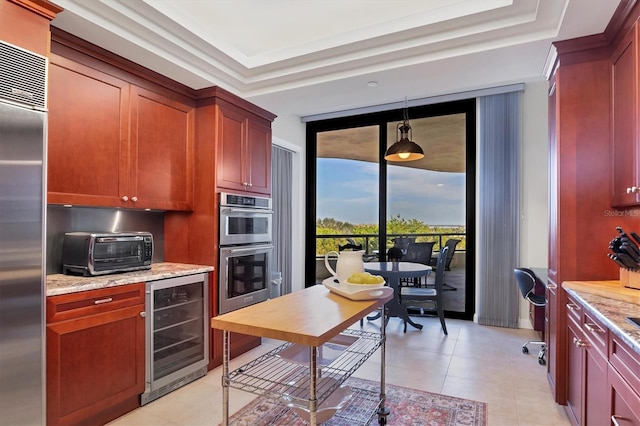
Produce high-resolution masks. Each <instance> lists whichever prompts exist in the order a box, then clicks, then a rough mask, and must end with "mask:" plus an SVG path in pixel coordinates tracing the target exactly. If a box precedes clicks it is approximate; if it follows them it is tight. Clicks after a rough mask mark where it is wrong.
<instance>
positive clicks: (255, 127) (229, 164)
mask: <svg viewBox="0 0 640 426" xmlns="http://www.w3.org/2000/svg"><path fill="white" fill-rule="evenodd" d="M216 128H217V139H218V141H217V150H218V155H217V160H216V170H217V172H216V182H217V187H218V188H219V189H227V190H231V191H241V192H245V191H246V192H253V193H257V194H265V195H271V122H270V121H269V120H265V119H263V118H260V117H258V116H256V115H254V114H251V113H249V112H246V111H245V110H243V109H241V108H238V107H236V106H234V105H232V104H229V103H227V102H224V101H219V103H218V104H217V119H216Z"/></svg>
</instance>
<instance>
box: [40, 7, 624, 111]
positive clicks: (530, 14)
mask: <svg viewBox="0 0 640 426" xmlns="http://www.w3.org/2000/svg"><path fill="white" fill-rule="evenodd" d="M53 1H54V2H55V3H56V4H58V5H59V6H61V7H63V8H64V9H65V11H64V12H62V13H61V14H60V15H58V17H57V18H56V19H55V20H54V21H53V25H54V26H56V27H58V28H61V29H63V30H65V31H68V32H70V33H72V34H75V35H77V36H79V37H80V38H83V39H85V40H87V41H90V42H92V43H95V44H97V45H99V46H101V47H104V48H105V49H107V50H110V51H112V52H114V53H116V54H119V55H121V56H123V57H125V58H127V59H130V60H132V61H134V62H136V63H139V64H141V65H143V66H146V67H148V68H150V69H152V70H154V71H156V72H159V73H161V74H164V75H166V76H168V77H170V78H173V79H174V80H177V81H179V82H181V83H184V84H186V85H187V86H190V87H192V88H194V89H199V88H203V87H209V86H214V85H216V86H220V87H223V88H225V89H227V90H229V91H231V92H233V93H236V94H237V95H239V96H241V97H243V98H246V99H249V100H250V101H252V102H254V103H256V104H257V105H259V106H261V107H263V108H265V109H268V110H270V111H272V112H273V113H275V114H277V115H286V114H293V115H300V116H304V115H313V114H319V113H324V112H332V111H340V110H345V109H352V108H360V107H366V106H371V105H378V104H386V103H394V102H400V101H403V100H404V99H405V97H407V98H408V99H416V98H423V97H429V96H436V95H442V94H449V93H456V92H461V91H467V90H474V89H479V88H486V87H492V86H498V85H503V84H510V83H518V82H527V81H536V80H538V81H539V80H541V79H543V78H544V77H543V73H544V67H545V61H546V60H547V56H548V54H549V49H550V46H551V42H552V41H555V40H565V39H569V38H574V37H579V36H583V35H589V34H597V33H601V32H603V31H604V29H605V27H606V25H607V23H608V22H609V20H610V19H611V16H612V15H613V12H614V11H615V8H616V7H617V5H618V4H619V0H53ZM372 81H375V82H377V86H375V87H370V85H369V84H368V83H369V82H372Z"/></svg>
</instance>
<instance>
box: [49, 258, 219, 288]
mask: <svg viewBox="0 0 640 426" xmlns="http://www.w3.org/2000/svg"><path fill="white" fill-rule="evenodd" d="M210 271H213V266H205V265H190V264H185V263H169V262H162V263H154V264H153V265H151V269H145V270H142V271H135V272H125V273H122V274H110V275H99V276H95V277H79V276H74V275H63V274H54V275H47V277H46V280H47V296H57V295H60V294H68V293H76V292H79V291H86V290H96V289H100V288H107V287H115V286H119V285H126V284H133V283H139V282H147V281H156V280H162V279H165V278H173V277H181V276H185V275H193V274H201V273H207V272H210Z"/></svg>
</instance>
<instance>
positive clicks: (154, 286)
mask: <svg viewBox="0 0 640 426" xmlns="http://www.w3.org/2000/svg"><path fill="white" fill-rule="evenodd" d="M146 293H147V301H146V304H147V317H146V321H147V322H146V339H147V342H146V347H147V357H146V359H147V362H146V389H145V393H144V394H142V397H141V405H145V404H147V403H149V402H151V401H153V400H155V399H157V398H159V397H161V396H163V395H165V394H167V393H169V392H171V391H173V390H175V389H177V388H179V387H181V386H183V385H185V384H187V383H190V382H192V381H194V380H196V379H198V378H200V377H202V376H204V375H206V374H207V364H208V362H209V327H208V325H209V309H208V307H209V303H208V300H209V283H208V276H207V275H206V274H197V275H189V276H185V277H176V278H169V279H164V280H159V281H149V282H148V283H147V289H146Z"/></svg>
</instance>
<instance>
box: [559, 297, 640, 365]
mask: <svg viewBox="0 0 640 426" xmlns="http://www.w3.org/2000/svg"><path fill="white" fill-rule="evenodd" d="M563 287H564V288H565V290H566V291H567V293H569V294H570V295H572V296H573V297H575V298H576V299H578V301H579V302H580V303H582V304H583V305H584V306H585V308H586V309H587V310H588V311H589V312H591V313H592V314H593V315H595V316H596V317H597V318H598V319H599V320H600V321H602V322H603V323H604V324H605V325H606V326H607V327H609V329H610V330H611V332H612V333H613V334H615V335H616V336H618V337H619V338H620V339H622V341H624V342H625V343H626V344H628V345H629V346H630V347H631V348H633V350H634V351H635V352H637V353H638V354H640V327H637V326H635V325H633V324H632V323H631V322H630V321H628V320H627V317H640V305H637V304H635V303H629V302H625V301H622V300H616V299H610V298H608V297H604V296H600V295H597V294H591V293H588V292H586V291H580V290H574V289H570V288H566V287H565V286H564V285H563ZM638 292H639V293H640V290H638Z"/></svg>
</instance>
